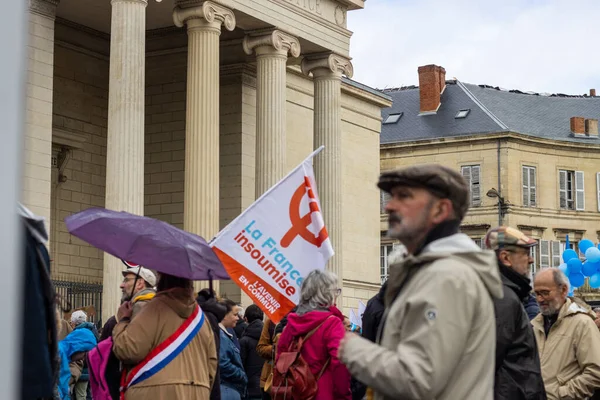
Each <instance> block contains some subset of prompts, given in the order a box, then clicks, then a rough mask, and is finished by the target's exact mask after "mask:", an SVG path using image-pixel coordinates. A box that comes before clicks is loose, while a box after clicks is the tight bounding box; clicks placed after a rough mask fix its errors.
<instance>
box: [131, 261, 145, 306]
mask: <svg viewBox="0 0 600 400" xmlns="http://www.w3.org/2000/svg"><path fill="white" fill-rule="evenodd" d="M141 270H142V266H141V265H140V266H139V267H138V272H137V274H135V279H134V280H133V286H132V287H131V294H130V295H129V301H132V300H133V291H134V290H135V285H136V284H137V280H138V278H139V277H140V271H141Z"/></svg>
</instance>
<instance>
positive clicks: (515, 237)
mask: <svg viewBox="0 0 600 400" xmlns="http://www.w3.org/2000/svg"><path fill="white" fill-rule="evenodd" d="M484 243H485V247H487V248H488V249H490V250H498V249H501V248H503V247H506V246H517V247H524V248H526V249H528V248H530V247H533V246H536V245H537V241H536V240H534V239H532V238H530V237H529V236H526V235H525V234H524V233H523V232H521V231H520V230H517V229H515V228H511V227H509V226H498V227H496V228H492V229H490V230H489V231H488V233H487V235H485V239H484Z"/></svg>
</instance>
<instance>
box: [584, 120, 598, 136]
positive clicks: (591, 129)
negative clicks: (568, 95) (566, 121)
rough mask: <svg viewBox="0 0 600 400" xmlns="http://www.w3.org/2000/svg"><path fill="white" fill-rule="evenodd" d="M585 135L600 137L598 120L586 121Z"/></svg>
mask: <svg viewBox="0 0 600 400" xmlns="http://www.w3.org/2000/svg"><path fill="white" fill-rule="evenodd" d="M585 134H586V135H587V136H598V120H597V119H586V120H585Z"/></svg>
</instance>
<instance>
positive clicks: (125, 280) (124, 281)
mask: <svg viewBox="0 0 600 400" xmlns="http://www.w3.org/2000/svg"><path fill="white" fill-rule="evenodd" d="M134 279H135V278H125V279H123V283H127V282H129V281H132V280H134Z"/></svg>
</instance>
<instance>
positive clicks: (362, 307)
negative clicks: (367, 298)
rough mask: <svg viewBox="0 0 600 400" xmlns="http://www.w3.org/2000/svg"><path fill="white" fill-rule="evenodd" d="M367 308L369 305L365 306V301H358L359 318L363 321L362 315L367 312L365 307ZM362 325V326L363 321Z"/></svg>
mask: <svg viewBox="0 0 600 400" xmlns="http://www.w3.org/2000/svg"><path fill="white" fill-rule="evenodd" d="M366 308H367V306H365V303H363V302H362V301H360V300H359V301H358V318H360V320H361V321H362V317H363V314H364V313H365V309H366ZM360 327H361V328H362V322H361V325H360Z"/></svg>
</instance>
